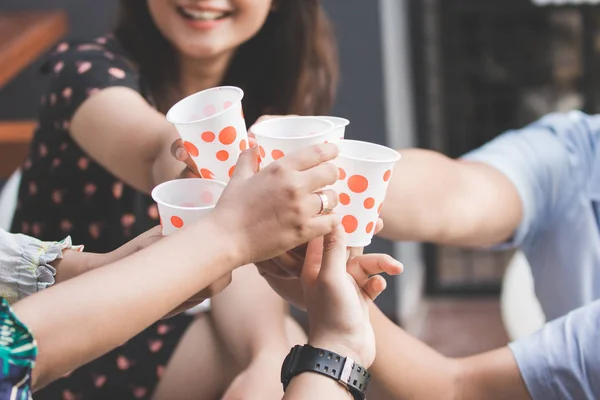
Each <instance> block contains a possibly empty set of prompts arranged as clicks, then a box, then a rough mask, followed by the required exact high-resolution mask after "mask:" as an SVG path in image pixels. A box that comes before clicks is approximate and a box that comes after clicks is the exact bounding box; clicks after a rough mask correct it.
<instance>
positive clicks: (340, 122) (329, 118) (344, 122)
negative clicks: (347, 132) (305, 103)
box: [316, 115, 350, 128]
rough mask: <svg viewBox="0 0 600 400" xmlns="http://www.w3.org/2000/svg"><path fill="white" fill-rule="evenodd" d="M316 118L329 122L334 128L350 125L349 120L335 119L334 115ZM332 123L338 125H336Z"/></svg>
mask: <svg viewBox="0 0 600 400" xmlns="http://www.w3.org/2000/svg"><path fill="white" fill-rule="evenodd" d="M316 117H317V118H321V119H324V120H326V121H329V122H331V123H332V124H333V126H334V127H335V128H345V127H347V126H348V125H350V120H349V119H347V118H344V117H336V116H335V115H317V116H316ZM333 121H337V122H338V123H337V124H336V123H335V122H333Z"/></svg>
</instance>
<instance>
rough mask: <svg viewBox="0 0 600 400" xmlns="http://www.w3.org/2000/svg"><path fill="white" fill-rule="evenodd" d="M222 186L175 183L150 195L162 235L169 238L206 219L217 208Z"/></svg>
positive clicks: (206, 181) (208, 182) (206, 182)
mask: <svg viewBox="0 0 600 400" xmlns="http://www.w3.org/2000/svg"><path fill="white" fill-rule="evenodd" d="M225 186H226V184H225V183H224V182H219V181H214V180H211V179H198V178H189V179H176V180H173V181H168V182H164V183H161V184H160V185H158V186H157V187H155V188H154V190H153V191H152V198H153V199H154V201H155V202H156V203H157V204H158V214H159V215H160V225H161V226H162V233H163V235H170V234H171V233H173V232H176V231H177V230H179V229H182V228H185V227H186V226H189V225H191V224H193V223H194V222H196V221H198V220H199V219H200V218H202V217H204V216H206V215H207V214H208V213H209V212H210V211H211V210H212V209H213V208H215V205H216V204H217V201H219V197H221V194H222V193H223V190H224V189H225Z"/></svg>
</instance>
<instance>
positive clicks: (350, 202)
mask: <svg viewBox="0 0 600 400" xmlns="http://www.w3.org/2000/svg"><path fill="white" fill-rule="evenodd" d="M336 163H337V164H338V169H339V177H338V181H337V182H336V183H335V184H334V185H333V186H332V188H333V189H334V190H335V191H337V193H338V197H339V204H338V206H337V207H336V210H335V211H336V213H338V214H339V215H340V216H341V217H342V226H343V228H344V232H345V233H346V245H348V246H365V245H368V244H369V243H370V242H371V239H372V237H373V234H374V230H375V226H376V223H377V219H378V217H379V213H380V212H381V206H382V203H383V200H384V199H385V194H386V190H387V186H388V183H389V180H390V177H391V174H392V171H391V168H392V167H393V165H387V164H383V163H382V165H378V164H377V163H372V164H367V167H365V166H364V165H362V164H361V163H359V162H356V160H353V159H348V158H343V157H338V159H337V160H336Z"/></svg>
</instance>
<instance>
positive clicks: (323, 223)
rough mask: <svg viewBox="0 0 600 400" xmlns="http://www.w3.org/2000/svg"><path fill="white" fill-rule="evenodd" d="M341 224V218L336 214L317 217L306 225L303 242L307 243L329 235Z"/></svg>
mask: <svg viewBox="0 0 600 400" xmlns="http://www.w3.org/2000/svg"><path fill="white" fill-rule="evenodd" d="M341 223H342V217H341V216H340V215H338V214H335V213H331V214H326V215H318V216H316V217H314V218H312V219H311V220H310V221H309V222H308V223H307V224H306V229H305V231H304V232H305V233H304V237H303V239H304V240H303V241H304V242H308V241H310V240H312V239H314V238H317V237H320V236H325V235H327V234H328V233H331V232H332V231H333V230H334V229H335V228H336V227H337V226H339V225H340V224H341Z"/></svg>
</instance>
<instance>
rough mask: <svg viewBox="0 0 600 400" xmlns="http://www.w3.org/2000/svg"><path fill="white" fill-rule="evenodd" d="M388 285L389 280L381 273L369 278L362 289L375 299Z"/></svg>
mask: <svg viewBox="0 0 600 400" xmlns="http://www.w3.org/2000/svg"><path fill="white" fill-rule="evenodd" d="M386 287H387V282H386V281H385V279H383V277H382V276H380V275H375V276H372V277H370V278H369V279H367V281H366V282H365V283H364V285H362V286H361V288H362V290H363V291H364V292H365V293H366V294H367V296H369V298H370V299H371V300H375V299H376V298H377V297H378V296H379V295H380V294H381V293H383V291H384V290H385V288H386Z"/></svg>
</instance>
